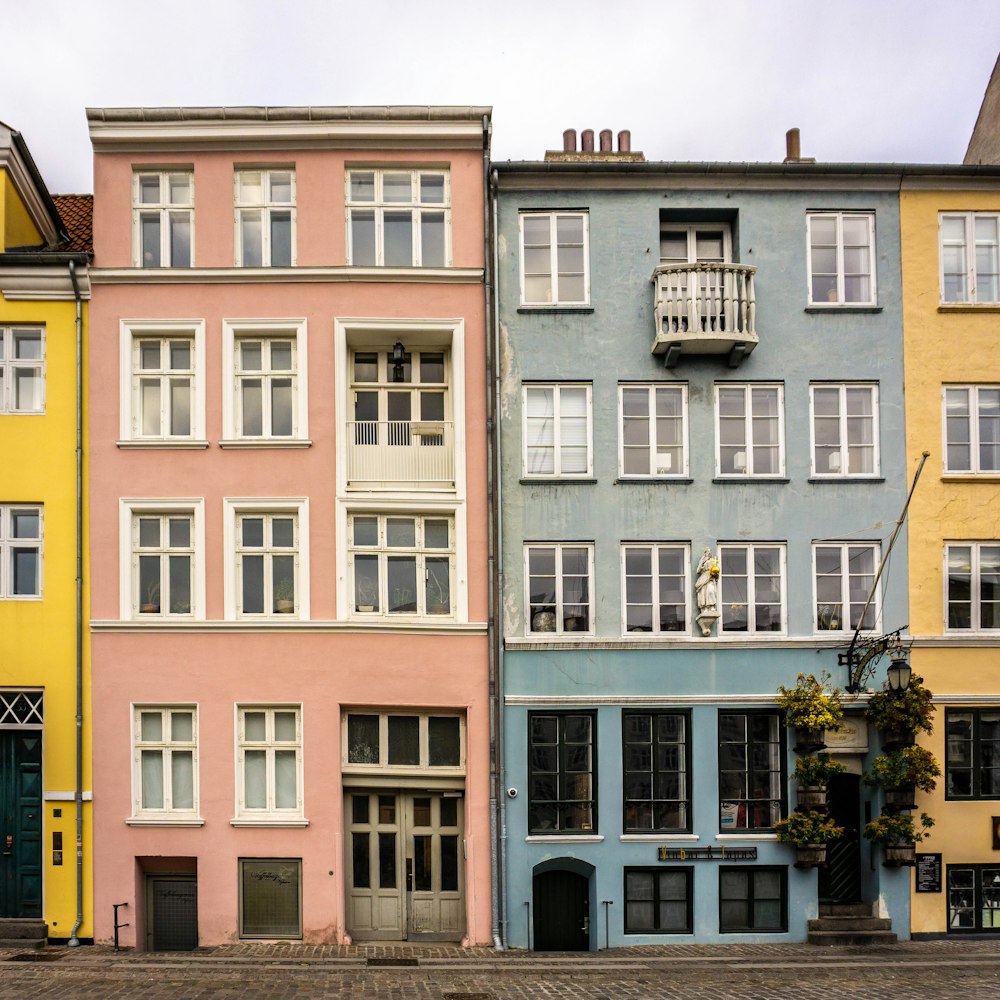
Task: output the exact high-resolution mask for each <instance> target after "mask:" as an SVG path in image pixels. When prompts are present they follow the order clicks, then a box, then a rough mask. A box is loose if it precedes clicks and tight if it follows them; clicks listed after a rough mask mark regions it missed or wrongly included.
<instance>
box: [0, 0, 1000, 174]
mask: <svg viewBox="0 0 1000 1000" xmlns="http://www.w3.org/2000/svg"><path fill="white" fill-rule="evenodd" d="M0 38H2V52H3V56H2V59H0V120H2V121H4V122H6V123H7V124H8V125H10V126H11V127H13V128H15V129H16V130H18V131H20V132H21V133H22V134H23V135H24V137H25V139H26V140H27V142H28V145H29V148H30V149H31V151H32V154H33V156H34V158H35V161H36V163H37V164H38V166H39V168H40V170H41V172H42V175H43V177H44V178H45V180H46V183H47V184H48V186H49V189H50V190H51V191H52V192H53V193H71V192H73V193H82V192H89V191H91V190H92V180H91V176H92V173H91V153H90V143H89V139H88V136H87V121H86V115H85V112H84V108H86V107H140V106H144V107H150V106H153V107H162V106H166V107H185V106H186V107H191V106H202V105H208V106H219V105H295V106H303V105H310V104H314V105H347V104H354V105H364V104H416V105H424V104H447V105H456V104H457V105H492V107H493V157H494V159H497V160H507V159H512V160H521V159H540V158H541V157H542V156H543V155H544V152H545V150H546V149H558V148H561V145H562V132H563V130H564V129H566V128H575V129H577V130H578V131H581V130H583V129H585V128H593V129H594V130H595V131H599V130H600V129H603V128H610V129H612V130H613V131H614V132H615V133H617V132H618V131H620V130H621V129H630V130H631V132H632V148H633V150H641V151H642V152H644V153H645V155H646V158H647V159H650V160H716V161H728V160H738V161H755V160H759V161H768V160H770V161H774V160H781V159H782V158H783V157H784V154H785V139H784V136H785V131H786V130H787V129H789V128H791V127H792V126H798V127H799V128H800V129H801V131H802V155H803V156H814V157H816V158H817V159H818V160H820V161H855V162H862V161H870V162H887V161H891V162H933V163H949V162H950V163H956V162H961V160H962V157H963V156H964V154H965V148H966V145H967V144H968V140H969V136H970V134H971V132H972V128H973V125H974V124H975V121H976V115H977V114H978V112H979V106H980V103H981V101H982V96H983V91H984V90H985V88H986V84H987V82H988V80H989V77H990V73H991V72H992V70H993V66H994V63H995V62H996V59H997V53H998V50H1000V0H617V2H612V0H499V2H486V0H363V2H359V0H353V2H347V0H170V2H169V3H154V2H151V0H89V2H88V3H86V4H80V3H79V2H78V0H0Z"/></svg>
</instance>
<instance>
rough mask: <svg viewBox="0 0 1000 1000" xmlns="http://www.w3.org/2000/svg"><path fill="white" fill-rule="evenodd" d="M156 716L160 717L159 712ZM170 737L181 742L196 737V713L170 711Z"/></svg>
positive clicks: (189, 740)
mask: <svg viewBox="0 0 1000 1000" xmlns="http://www.w3.org/2000/svg"><path fill="white" fill-rule="evenodd" d="M156 717H157V718H159V717H160V716H159V713H157V715H156ZM170 738H171V739H172V740H174V741H176V742H180V743H184V742H188V743H189V742H191V740H193V739H194V714H193V713H192V712H171V713H170Z"/></svg>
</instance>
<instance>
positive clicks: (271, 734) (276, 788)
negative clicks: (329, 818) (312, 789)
mask: <svg viewBox="0 0 1000 1000" xmlns="http://www.w3.org/2000/svg"><path fill="white" fill-rule="evenodd" d="M236 714H237V720H236V727H237V754H236V772H237V777H236V783H237V788H236V803H237V805H236V809H237V818H241V819H265V820H266V819H272V820H279V821H280V820H282V819H289V820H296V819H301V818H302V709H301V707H300V706H298V705H276V706H263V705H238V706H237V710H236Z"/></svg>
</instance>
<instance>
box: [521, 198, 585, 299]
mask: <svg viewBox="0 0 1000 1000" xmlns="http://www.w3.org/2000/svg"><path fill="white" fill-rule="evenodd" d="M560 216H563V217H575V218H579V219H581V220H582V222H583V298H582V299H563V298H561V297H560V295H559V243H558V235H557V230H558V218H559V217H560ZM527 217H531V218H546V219H548V220H549V271H548V275H549V292H550V296H551V298H550V299H549V301H548V302H545V301H537V300H529V299H528V298H527V297H526V295H525V290H524V220H525V218H527ZM517 233H518V237H517V244H518V277H519V280H520V298H519V302H520V304H521V305H522V306H527V307H528V308H533V307H535V306H538V307H542V308H546V307H548V308H587V307H589V306H590V304H591V302H590V292H591V288H590V210H589V209H575V210H574V209H567V210H565V211H560V210H558V209H553V210H547V211H546V210H534V209H524V208H522V209H519V210H518V213H517Z"/></svg>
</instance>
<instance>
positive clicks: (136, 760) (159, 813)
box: [126, 703, 204, 826]
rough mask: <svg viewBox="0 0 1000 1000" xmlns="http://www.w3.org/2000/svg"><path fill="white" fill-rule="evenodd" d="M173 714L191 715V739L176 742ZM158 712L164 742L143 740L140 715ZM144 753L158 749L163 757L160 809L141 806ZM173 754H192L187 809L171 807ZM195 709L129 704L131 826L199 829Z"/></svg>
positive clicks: (200, 822)
mask: <svg viewBox="0 0 1000 1000" xmlns="http://www.w3.org/2000/svg"><path fill="white" fill-rule="evenodd" d="M174 712H181V713H188V714H190V715H191V739H190V740H175V739H174V738H173V730H172V716H173V713H174ZM148 713H158V714H159V715H160V718H161V726H162V732H163V739H161V740H156V741H145V740H143V738H142V716H143V715H145V714H148ZM145 750H158V751H160V752H161V754H162V761H161V767H162V769H163V777H162V788H163V806H162V808H159V809H154V808H149V807H145V806H143V804H142V754H143V751H145ZM175 751H178V752H181V753H190V754H191V766H192V779H191V780H192V805H191V808H189V809H184V808H180V807H176V806H174V804H173V780H172V767H171V760H172V757H173V753H174V752H175ZM198 771H199V766H198V706H197V705H195V704H190V705H185V704H173V703H171V704H166V705H157V704H133V705H132V815H131V816H130V817H129V818H128V819H127V820H126V822H127V823H128V824H129V825H130V826H139V825H156V826H161V825H162V826H201V825H202V823H203V822H204V821H203V820H202V819H201V817H200V801H201V799H200V790H199V786H198Z"/></svg>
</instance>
